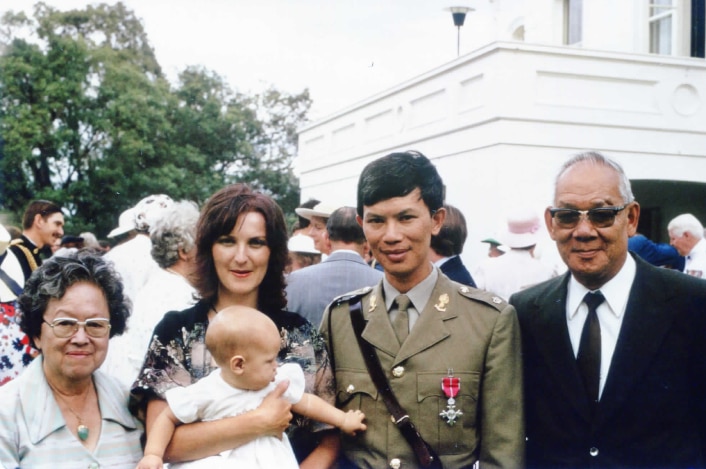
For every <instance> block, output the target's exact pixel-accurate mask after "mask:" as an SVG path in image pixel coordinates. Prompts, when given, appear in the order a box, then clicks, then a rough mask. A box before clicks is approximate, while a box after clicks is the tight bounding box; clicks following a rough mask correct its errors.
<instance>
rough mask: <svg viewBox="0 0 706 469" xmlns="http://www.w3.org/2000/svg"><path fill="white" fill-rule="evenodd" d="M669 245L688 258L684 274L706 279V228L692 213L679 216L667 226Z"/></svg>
mask: <svg viewBox="0 0 706 469" xmlns="http://www.w3.org/2000/svg"><path fill="white" fill-rule="evenodd" d="M667 231H669V244H671V245H672V246H674V247H675V248H676V249H677V251H679V254H680V255H682V256H684V257H685V258H686V260H685V262H684V270H683V272H684V273H686V274H689V275H693V276H694V277H701V278H706V240H704V227H703V225H702V224H701V222H700V221H699V220H698V219H697V218H696V217H695V216H694V215H692V214H691V213H683V214H681V215H678V216H677V217H675V218H674V219H672V221H670V222H669V224H668V225H667Z"/></svg>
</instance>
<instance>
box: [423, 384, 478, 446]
mask: <svg viewBox="0 0 706 469" xmlns="http://www.w3.org/2000/svg"><path fill="white" fill-rule="evenodd" d="M445 376H447V374H446V373H433V372H425V373H418V374H417V401H418V402H419V422H420V423H419V424H418V425H419V426H420V427H421V428H422V429H423V436H424V439H425V440H426V441H427V443H429V444H430V445H432V446H433V447H434V448H435V449H436V450H437V452H439V454H458V453H467V452H471V451H473V450H474V449H475V447H476V445H477V426H478V422H477V416H478V390H479V387H480V373H478V372H472V371H471V372H458V371H454V376H455V377H457V378H460V380H461V389H460V391H459V393H458V395H457V396H456V397H455V400H456V402H455V406H456V410H457V411H461V412H462V414H461V415H459V416H458V417H457V418H456V421H455V423H454V424H453V425H449V424H448V423H447V421H446V419H444V418H442V417H441V415H440V414H441V412H443V411H445V410H447V405H448V397H446V395H445V394H444V391H443V390H442V389H441V380H442V379H443V378H444V377H445Z"/></svg>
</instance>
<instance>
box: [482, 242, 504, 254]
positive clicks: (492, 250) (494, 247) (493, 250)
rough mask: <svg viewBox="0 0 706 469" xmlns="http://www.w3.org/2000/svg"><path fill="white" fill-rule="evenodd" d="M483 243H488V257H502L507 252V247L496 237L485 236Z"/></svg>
mask: <svg viewBox="0 0 706 469" xmlns="http://www.w3.org/2000/svg"><path fill="white" fill-rule="evenodd" d="M481 243H488V257H500V256H502V255H503V254H505V251H506V250H507V248H506V247H505V246H503V245H502V243H501V242H500V241H498V240H497V239H495V238H485V239H484V240H482V241H481Z"/></svg>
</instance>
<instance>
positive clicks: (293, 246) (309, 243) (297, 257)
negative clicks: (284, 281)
mask: <svg viewBox="0 0 706 469" xmlns="http://www.w3.org/2000/svg"><path fill="white" fill-rule="evenodd" d="M287 249H288V250H289V262H288V264H287V269H286V270H285V271H286V272H287V273H288V274H289V273H292V272H294V271H296V270H299V269H302V268H304V267H309V266H310V265H314V264H318V263H319V262H321V252H319V250H318V249H316V248H315V247H314V239H313V238H312V237H311V236H307V235H303V234H295V235H294V236H292V237H291V238H289V241H287Z"/></svg>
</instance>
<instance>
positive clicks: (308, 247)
mask: <svg viewBox="0 0 706 469" xmlns="http://www.w3.org/2000/svg"><path fill="white" fill-rule="evenodd" d="M287 249H289V250H290V251H291V252H301V253H304V254H321V251H319V250H318V249H316V248H315V247H314V239H313V238H312V237H311V236H307V235H302V234H297V235H294V236H292V237H291V238H289V241H287Z"/></svg>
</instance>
